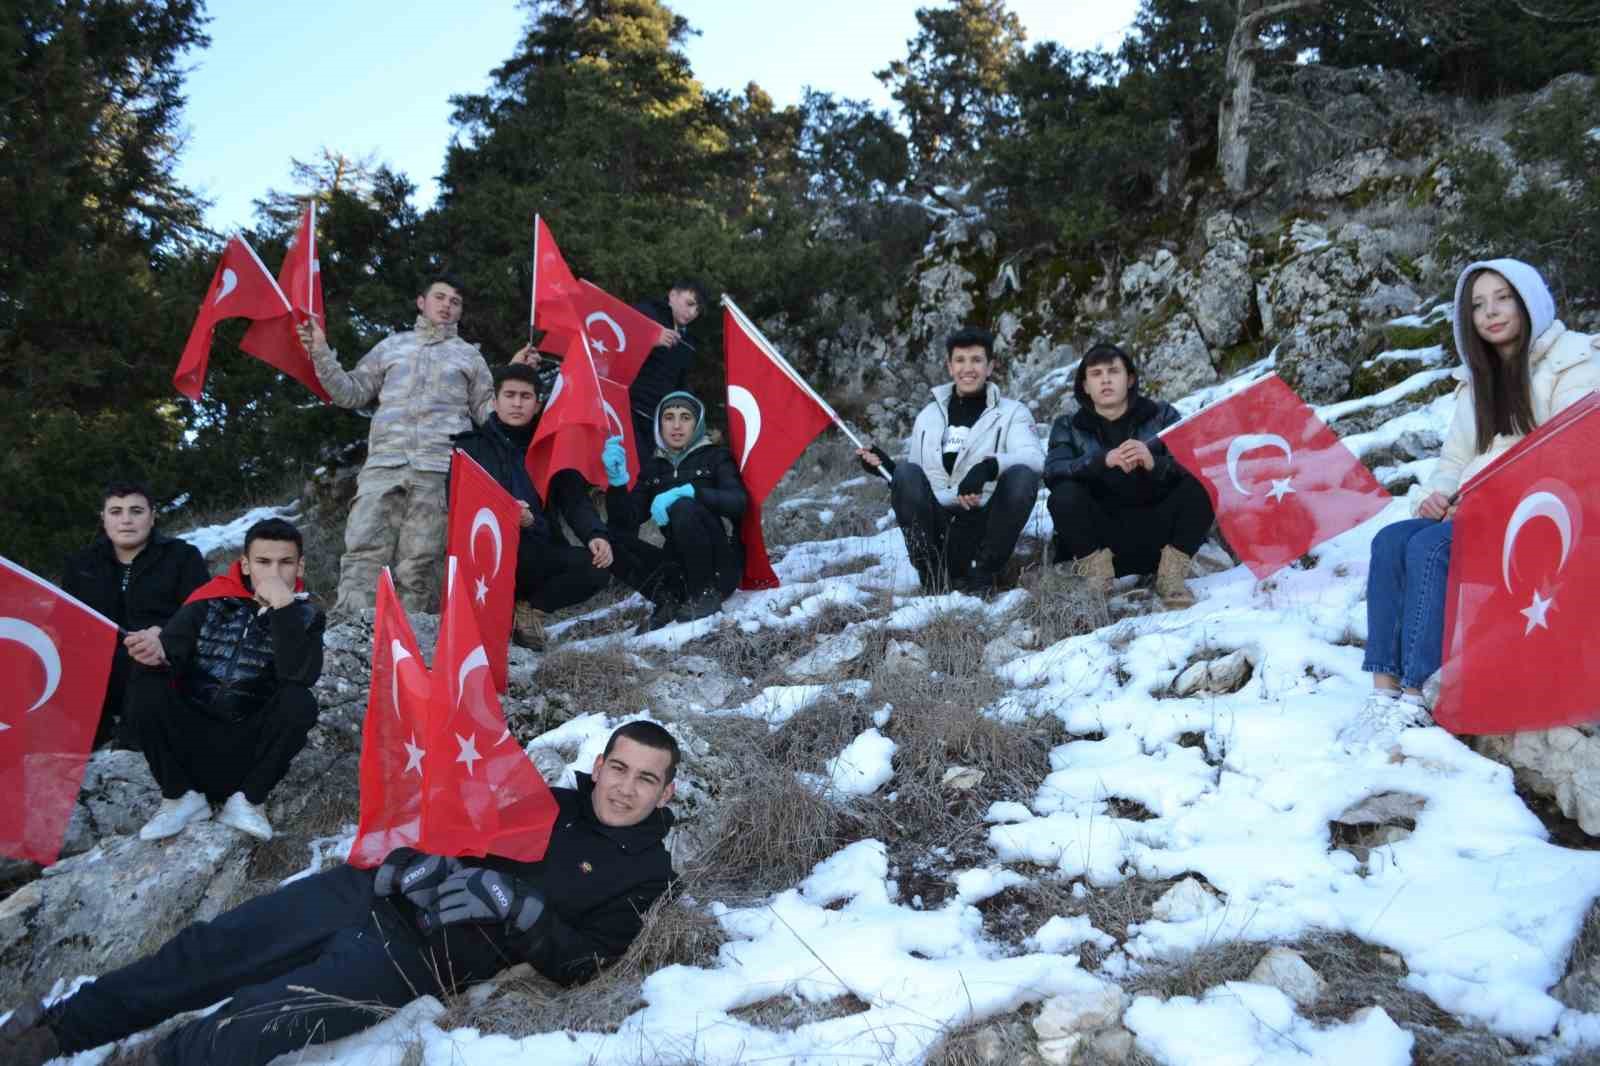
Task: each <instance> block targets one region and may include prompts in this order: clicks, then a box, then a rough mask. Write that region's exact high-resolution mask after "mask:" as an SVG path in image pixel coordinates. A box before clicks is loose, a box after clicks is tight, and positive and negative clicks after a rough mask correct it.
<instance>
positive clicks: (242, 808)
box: [217, 792, 272, 840]
mask: <svg viewBox="0 0 1600 1066" xmlns="http://www.w3.org/2000/svg"><path fill="white" fill-rule="evenodd" d="M217 821H219V822H221V823H222V824H223V825H231V826H233V827H234V828H235V829H237V830H239V831H240V832H241V833H249V834H250V835H251V836H253V837H255V838H256V839H257V840H271V839H272V823H271V822H269V821H267V812H266V811H264V810H262V809H261V808H260V807H258V806H256V805H255V804H254V803H251V802H250V801H249V800H247V799H245V798H244V793H243V792H235V793H234V794H233V795H231V796H229V797H228V802H227V803H224V804H223V805H222V810H221V811H220V812H219V813H218V814H217Z"/></svg>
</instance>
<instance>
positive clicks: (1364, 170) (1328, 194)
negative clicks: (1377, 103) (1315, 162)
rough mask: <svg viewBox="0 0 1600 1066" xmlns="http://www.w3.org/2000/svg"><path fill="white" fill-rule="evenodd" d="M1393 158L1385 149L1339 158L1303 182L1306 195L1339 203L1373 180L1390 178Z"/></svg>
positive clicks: (1353, 153)
mask: <svg viewBox="0 0 1600 1066" xmlns="http://www.w3.org/2000/svg"><path fill="white" fill-rule="evenodd" d="M1395 162H1396V161H1395V159H1394V158H1393V157H1392V156H1390V154H1389V150H1388V149H1387V148H1366V149H1363V150H1361V151H1359V152H1352V153H1350V154H1349V155H1345V156H1341V157H1340V158H1338V159H1335V160H1334V161H1333V162H1332V163H1329V164H1328V165H1327V166H1326V167H1323V168H1322V169H1321V170H1319V171H1317V172H1316V173H1315V174H1313V175H1311V177H1310V178H1309V179H1308V180H1307V181H1306V187H1305V191H1306V195H1307V196H1310V197H1311V198H1312V199H1315V200H1338V199H1341V198H1343V197H1346V196H1349V195H1350V194H1351V193H1353V192H1355V191H1356V190H1358V189H1360V188H1361V187H1362V186H1363V185H1365V184H1367V183H1368V182H1369V181H1372V180H1374V179H1382V178H1387V177H1391V176H1393V175H1394V174H1395V173H1396V172H1397V168H1396V166H1395Z"/></svg>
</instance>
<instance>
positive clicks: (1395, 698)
mask: <svg viewBox="0 0 1600 1066" xmlns="http://www.w3.org/2000/svg"><path fill="white" fill-rule="evenodd" d="M1455 339H1456V350H1457V351H1458V352H1459V353H1460V354H1461V361H1462V364H1463V366H1462V368H1461V369H1460V370H1458V371H1457V372H1456V376H1457V377H1458V378H1460V379H1461V383H1460V384H1459V385H1457V386H1456V409H1455V413H1454V414H1453V415H1452V416H1451V418H1450V430H1449V432H1447V433H1446V434H1445V438H1444V444H1443V446H1442V447H1441V448H1440V449H1439V462H1438V465H1437V466H1435V467H1434V471H1433V476H1432V477H1430V478H1429V479H1428V482H1427V484H1425V485H1423V486H1422V487H1421V489H1420V490H1413V493H1412V506H1411V513H1412V514H1413V515H1415V516H1416V517H1414V518H1411V519H1409V520H1407V521H1404V522H1396V523H1394V524H1393V525H1390V526H1385V527H1384V528H1383V529H1381V530H1379V531H1378V535H1377V536H1376V537H1373V538H1372V563H1371V566H1370V567H1369V568H1368V570H1367V651H1366V655H1365V656H1364V657H1363V659H1362V663H1361V668H1362V669H1363V670H1365V671H1366V672H1367V673H1369V674H1371V675H1372V695H1371V696H1369V697H1368V698H1367V702H1366V704H1365V705H1364V706H1363V707H1362V708H1361V713H1360V715H1359V716H1358V717H1357V718H1356V719H1355V721H1353V722H1352V723H1351V724H1350V725H1348V726H1346V727H1345V729H1344V730H1343V731H1342V732H1341V733H1340V734H1339V740H1340V741H1341V742H1342V743H1343V744H1344V746H1345V747H1346V748H1358V747H1362V746H1366V745H1369V744H1378V743H1383V742H1387V741H1392V740H1393V739H1394V738H1395V736H1396V735H1398V734H1399V733H1400V731H1402V730H1404V729H1409V728H1411V727H1412V726H1426V725H1431V724H1432V723H1433V719H1432V717H1431V716H1430V715H1429V713H1428V708H1427V706H1426V705H1425V703H1424V701H1423V698H1422V686H1423V684H1424V682H1426V681H1427V680H1428V678H1429V677H1431V676H1432V675H1433V673H1434V672H1435V671H1436V670H1438V669H1439V665H1440V662H1441V661H1442V659H1443V656H1444V606H1445V587H1446V583H1447V579H1448V577H1449V573H1450V541H1451V537H1452V536H1453V532H1454V526H1455V522H1454V521H1453V519H1454V518H1455V513H1456V494H1457V492H1458V490H1459V489H1460V488H1461V486H1462V485H1463V484H1464V483H1465V482H1466V481H1467V480H1468V479H1470V478H1471V477H1473V475H1475V474H1477V473H1478V472H1479V471H1480V470H1482V469H1483V468H1484V467H1486V466H1488V465H1489V464H1490V463H1491V462H1493V461H1494V460H1495V459H1496V458H1497V457H1498V456H1499V455H1501V454H1502V453H1503V452H1505V450H1506V449H1508V448H1510V447H1511V446H1512V445H1513V444H1515V443H1516V442H1517V441H1518V440H1520V439H1521V438H1522V437H1524V436H1525V435H1527V434H1528V433H1531V432H1532V431H1533V430H1534V429H1536V428H1538V427H1539V426H1541V425H1543V424H1544V423H1545V422H1547V421H1549V420H1550V419H1551V418H1554V417H1555V416H1556V415H1558V414H1560V413H1561V412H1562V411H1563V410H1565V409H1566V408H1567V407H1570V406H1571V405H1572V404H1574V403H1576V402H1578V401H1579V400H1581V399H1582V398H1583V397H1584V396H1586V395H1587V394H1589V393H1590V392H1592V391H1594V390H1595V389H1596V388H1597V387H1600V336H1586V335H1584V334H1582V333H1575V332H1573V331H1572V330H1569V329H1567V327H1566V326H1564V325H1562V324H1561V322H1560V321H1558V320H1557V319H1556V303H1555V300H1554V299H1553V298H1552V297H1551V295H1550V289H1549V288H1548V287H1547V286H1546V285H1545V283H1544V279H1543V278H1542V277H1540V276H1539V272H1538V271H1537V270H1535V269H1534V268H1533V267H1531V266H1529V265H1528V264H1527V263H1523V262H1520V261H1518V260H1516V259H1492V260H1489V261H1487V262H1481V263H1473V264H1472V265H1470V266H1468V267H1467V268H1466V269H1465V270H1463V271H1462V272H1461V275H1460V277H1459V278H1458V279H1457V280H1456V302H1455Z"/></svg>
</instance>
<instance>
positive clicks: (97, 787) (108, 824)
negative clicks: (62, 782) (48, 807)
mask: <svg viewBox="0 0 1600 1066" xmlns="http://www.w3.org/2000/svg"><path fill="white" fill-rule="evenodd" d="M160 805H161V790H160V789H159V788H157V787H156V781H155V778H153V777H151V776H150V764H149V763H147V762H146V761H145V757H144V756H143V755H142V754H141V753H139V752H137V751H97V752H94V753H92V754H91V755H90V756H89V761H88V763H87V764H86V765H85V766H84V768H83V787H82V788H80V789H79V790H78V803H77V806H75V807H73V808H72V819H71V820H70V821H69V822H68V823H67V834H66V838H65V840H63V842H62V845H61V854H62V855H63V856H66V855H79V854H82V853H83V852H85V851H88V850H89V849H90V848H92V847H94V846H95V844H96V843H98V842H99V841H100V840H101V839H102V838H103V837H108V836H122V835H126V834H128V833H134V832H137V831H138V829H139V827H140V826H142V825H144V823H145V822H147V821H149V820H150V818H151V816H152V815H154V814H155V813H156V808H157V807H158V806H160Z"/></svg>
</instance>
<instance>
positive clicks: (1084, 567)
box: [1070, 548, 1117, 596]
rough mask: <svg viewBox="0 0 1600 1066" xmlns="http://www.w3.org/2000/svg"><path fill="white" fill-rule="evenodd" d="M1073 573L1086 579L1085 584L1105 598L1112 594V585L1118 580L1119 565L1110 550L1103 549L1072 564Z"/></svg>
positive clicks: (1073, 561) (1075, 560)
mask: <svg viewBox="0 0 1600 1066" xmlns="http://www.w3.org/2000/svg"><path fill="white" fill-rule="evenodd" d="M1070 565H1071V567H1072V570H1071V573H1072V574H1073V576H1075V577H1081V578H1083V579H1084V584H1086V585H1088V586H1089V588H1091V589H1093V590H1094V591H1096V592H1098V593H1099V594H1100V595H1102V596H1105V595H1107V594H1108V593H1110V592H1111V583H1112V582H1113V581H1115V580H1116V579H1117V564H1116V560H1115V559H1113V558H1112V555H1111V549H1110V548H1101V549H1100V550H1099V551H1097V552H1091V553H1090V554H1088V555H1085V556H1084V557H1083V558H1081V559H1074V560H1072V562H1071V564H1070Z"/></svg>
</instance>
